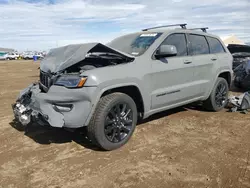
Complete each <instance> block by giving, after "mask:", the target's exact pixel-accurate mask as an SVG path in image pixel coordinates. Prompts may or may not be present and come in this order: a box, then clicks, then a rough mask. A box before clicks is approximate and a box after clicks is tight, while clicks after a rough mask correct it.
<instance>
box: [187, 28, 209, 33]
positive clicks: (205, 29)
mask: <svg viewBox="0 0 250 188" xmlns="http://www.w3.org/2000/svg"><path fill="white" fill-rule="evenodd" d="M197 29H200V30H202V31H203V32H205V33H206V32H207V29H208V27H198V28H191V29H189V30H197Z"/></svg>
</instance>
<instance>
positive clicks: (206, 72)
mask: <svg viewBox="0 0 250 188" xmlns="http://www.w3.org/2000/svg"><path fill="white" fill-rule="evenodd" d="M187 36H188V41H189V45H188V46H189V52H190V55H191V56H192V61H193V65H194V67H195V69H194V70H195V71H194V84H195V85H196V87H195V91H194V92H196V94H197V95H198V96H200V97H202V96H204V95H205V93H206V92H207V91H208V89H210V83H211V81H212V75H213V70H214V63H215V62H216V61H218V59H217V56H216V55H214V54H210V49H209V44H208V41H207V39H206V37H205V36H204V35H199V34H192V33H190V34H187Z"/></svg>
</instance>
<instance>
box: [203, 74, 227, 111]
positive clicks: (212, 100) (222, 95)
mask: <svg viewBox="0 0 250 188" xmlns="http://www.w3.org/2000/svg"><path fill="white" fill-rule="evenodd" d="M228 93H229V86H228V83H227V81H226V80H225V79H224V78H221V77H219V78H217V80H216V82H215V85H214V88H213V90H212V92H211V94H210V96H209V98H208V99H207V100H206V101H204V103H203V106H204V108H205V109H206V110H209V111H214V112H218V111H221V110H222V109H223V108H225V106H226V105H227V101H228Z"/></svg>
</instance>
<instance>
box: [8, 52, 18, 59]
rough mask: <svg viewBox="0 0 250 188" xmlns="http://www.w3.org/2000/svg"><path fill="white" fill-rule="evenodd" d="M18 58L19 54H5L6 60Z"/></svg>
mask: <svg viewBox="0 0 250 188" xmlns="http://www.w3.org/2000/svg"><path fill="white" fill-rule="evenodd" d="M18 57H19V54H18V53H16V52H9V53H7V54H6V60H17V59H18Z"/></svg>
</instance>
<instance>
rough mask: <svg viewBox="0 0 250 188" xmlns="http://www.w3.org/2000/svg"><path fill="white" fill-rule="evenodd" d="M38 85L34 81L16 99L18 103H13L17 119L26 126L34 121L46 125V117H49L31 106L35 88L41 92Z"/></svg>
mask: <svg viewBox="0 0 250 188" xmlns="http://www.w3.org/2000/svg"><path fill="white" fill-rule="evenodd" d="M37 86H38V85H37V84H36V83H34V84H31V85H30V86H28V87H27V88H26V89H24V90H22V91H21V92H20V94H19V96H18V98H17V100H16V103H15V104H12V109H13V113H14V117H15V119H16V120H18V121H19V122H20V123H21V124H22V125H24V126H26V125H28V124H29V123H31V122H32V121H36V122H37V123H39V124H40V125H44V124H46V119H47V118H48V117H47V116H46V115H42V114H40V113H39V112H38V111H35V110H33V109H32V108H30V104H31V102H32V99H31V97H32V94H33V93H34V91H35V90H37V92H39V90H38V87H37Z"/></svg>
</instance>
